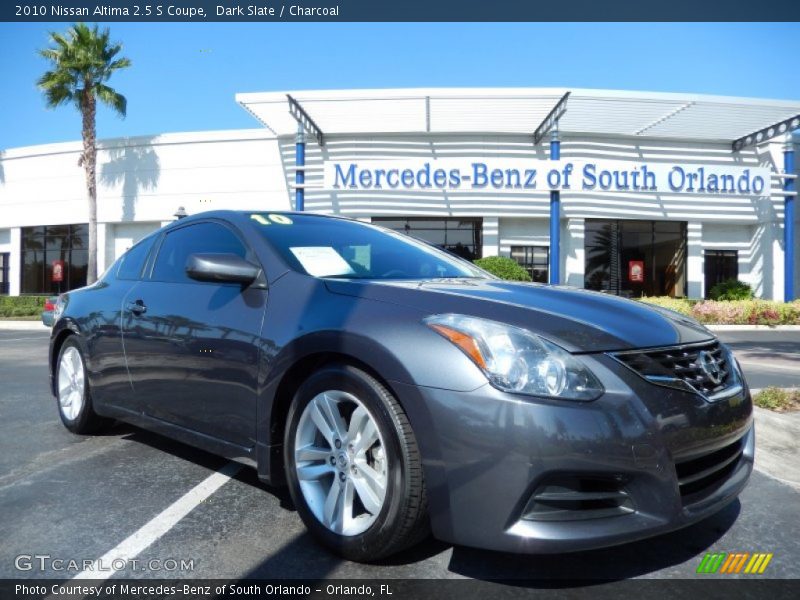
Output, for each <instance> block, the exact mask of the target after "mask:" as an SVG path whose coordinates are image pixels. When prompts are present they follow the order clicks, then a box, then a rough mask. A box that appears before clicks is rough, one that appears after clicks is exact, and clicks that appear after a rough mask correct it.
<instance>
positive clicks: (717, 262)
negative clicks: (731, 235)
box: [703, 250, 739, 298]
mask: <svg viewBox="0 0 800 600" xmlns="http://www.w3.org/2000/svg"><path fill="white" fill-rule="evenodd" d="M703 259H704V260H703V263H704V267H705V276H706V298H708V295H709V294H710V293H711V288H712V287H714V286H715V285H717V284H718V283H721V282H723V281H727V280H728V279H739V252H738V251H736V250H706V251H705V253H704V257H703Z"/></svg>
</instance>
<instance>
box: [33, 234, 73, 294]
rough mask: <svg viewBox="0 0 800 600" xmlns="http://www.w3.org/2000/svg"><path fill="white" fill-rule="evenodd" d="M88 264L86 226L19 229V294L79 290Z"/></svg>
mask: <svg viewBox="0 0 800 600" xmlns="http://www.w3.org/2000/svg"><path fill="white" fill-rule="evenodd" d="M88 264H89V226H88V225H84V224H80V225H49V226H46V227H23V228H22V282H21V291H22V293H23V294H58V293H61V292H66V291H69V290H73V289H75V288H79V287H82V286H84V285H86V270H87V268H88ZM54 266H55V267H56V269H55V270H56V276H55V281H54V277H53V270H54V269H53V268H54ZM59 271H60V272H61V281H58V279H59V277H58V272H59Z"/></svg>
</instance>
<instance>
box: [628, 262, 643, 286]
mask: <svg viewBox="0 0 800 600" xmlns="http://www.w3.org/2000/svg"><path fill="white" fill-rule="evenodd" d="M628 281H638V282H642V281H644V261H643V260H629V261H628Z"/></svg>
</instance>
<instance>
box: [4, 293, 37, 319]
mask: <svg viewBox="0 0 800 600" xmlns="http://www.w3.org/2000/svg"><path fill="white" fill-rule="evenodd" d="M48 298H49V296H0V318H3V317H5V318H9V317H34V316H39V314H41V312H42V311H43V310H44V303H45V300H47V299H48Z"/></svg>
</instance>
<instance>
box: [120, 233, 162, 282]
mask: <svg viewBox="0 0 800 600" xmlns="http://www.w3.org/2000/svg"><path fill="white" fill-rule="evenodd" d="M156 237H157V236H155V235H151V236H149V237H146V238H145V239H143V240H142V241H141V242H139V243H138V244H136V245H135V246H134V247H133V248H130V249H129V250H127V251H126V252H125V254H123V255H122V257H121V258H120V259H119V260H120V264H119V268H118V269H117V279H139V277H140V276H141V274H142V267H143V266H144V261H145V260H147V255H148V254H149V253H150V248H152V247H153V242H154V241H155V239H156Z"/></svg>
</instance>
